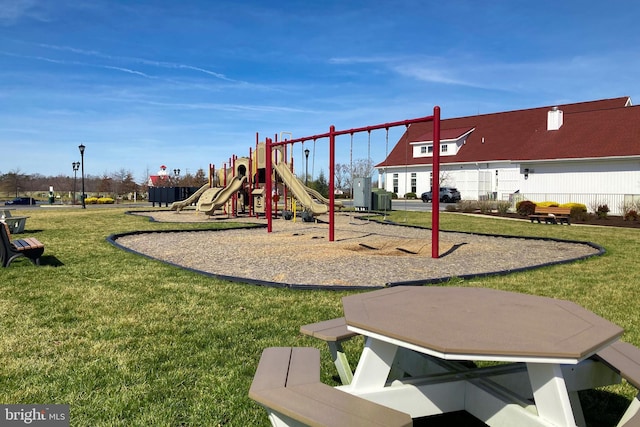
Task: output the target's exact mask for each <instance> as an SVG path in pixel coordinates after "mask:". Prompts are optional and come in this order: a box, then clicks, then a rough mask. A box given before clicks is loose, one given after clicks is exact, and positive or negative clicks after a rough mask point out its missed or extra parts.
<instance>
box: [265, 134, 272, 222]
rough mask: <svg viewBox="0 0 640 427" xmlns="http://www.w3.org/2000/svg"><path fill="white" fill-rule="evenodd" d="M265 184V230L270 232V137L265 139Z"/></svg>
mask: <svg viewBox="0 0 640 427" xmlns="http://www.w3.org/2000/svg"><path fill="white" fill-rule="evenodd" d="M264 145H265V155H266V158H265V169H266V172H265V186H264V192H265V195H264V202H265V206H264V210H265V215H266V216H267V232H268V233H271V231H272V230H273V218H271V184H272V182H271V138H266V139H265V143H264Z"/></svg>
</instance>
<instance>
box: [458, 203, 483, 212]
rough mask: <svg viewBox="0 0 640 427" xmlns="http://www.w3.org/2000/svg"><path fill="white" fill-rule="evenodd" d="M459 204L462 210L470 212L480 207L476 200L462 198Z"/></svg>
mask: <svg viewBox="0 0 640 427" xmlns="http://www.w3.org/2000/svg"><path fill="white" fill-rule="evenodd" d="M457 205H458V209H459V210H460V212H466V213H470V212H474V211H475V210H476V209H478V204H477V202H476V201H474V200H460V201H459V202H458V203H457Z"/></svg>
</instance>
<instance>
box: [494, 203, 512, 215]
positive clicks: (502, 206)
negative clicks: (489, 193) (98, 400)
mask: <svg viewBox="0 0 640 427" xmlns="http://www.w3.org/2000/svg"><path fill="white" fill-rule="evenodd" d="M496 209H497V211H498V213H499V214H500V215H505V214H506V213H508V212H509V209H511V203H510V202H508V201H506V200H500V201H498V202H497V203H496Z"/></svg>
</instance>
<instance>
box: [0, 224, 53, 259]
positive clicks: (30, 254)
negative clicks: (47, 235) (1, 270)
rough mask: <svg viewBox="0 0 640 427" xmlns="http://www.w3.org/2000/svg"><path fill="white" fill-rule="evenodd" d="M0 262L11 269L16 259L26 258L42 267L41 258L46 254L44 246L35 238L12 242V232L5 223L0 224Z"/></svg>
mask: <svg viewBox="0 0 640 427" xmlns="http://www.w3.org/2000/svg"><path fill="white" fill-rule="evenodd" d="M0 235H1V236H0V238H1V240H2V242H0V262H2V266H3V267H9V264H11V263H12V262H13V260H15V259H16V258H20V257H26V258H29V260H31V262H32V263H34V264H35V265H40V256H42V254H43V253H44V245H43V244H42V243H40V242H39V241H38V240H37V239H34V238H33V237H27V238H24V239H16V240H13V241H11V230H9V226H8V225H7V223H5V222H0Z"/></svg>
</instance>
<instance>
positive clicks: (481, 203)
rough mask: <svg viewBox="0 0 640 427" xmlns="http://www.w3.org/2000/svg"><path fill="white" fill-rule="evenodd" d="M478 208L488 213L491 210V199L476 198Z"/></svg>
mask: <svg viewBox="0 0 640 427" xmlns="http://www.w3.org/2000/svg"><path fill="white" fill-rule="evenodd" d="M478 209H480V212H481V213H483V214H486V213H490V212H491V211H492V210H493V202H492V201H491V200H478Z"/></svg>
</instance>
